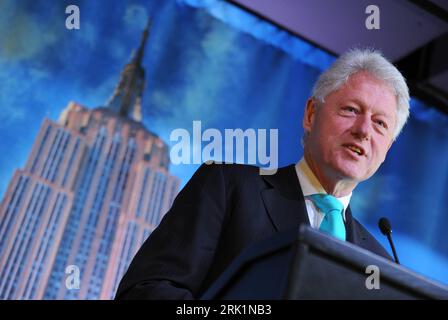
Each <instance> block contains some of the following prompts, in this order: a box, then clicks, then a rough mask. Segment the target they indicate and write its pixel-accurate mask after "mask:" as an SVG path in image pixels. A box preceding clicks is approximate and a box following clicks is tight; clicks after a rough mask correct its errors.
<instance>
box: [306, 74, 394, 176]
mask: <svg viewBox="0 0 448 320" xmlns="http://www.w3.org/2000/svg"><path fill="white" fill-rule="evenodd" d="M396 110H397V103H396V98H395V96H394V94H393V91H392V90H391V88H389V87H388V86H387V85H386V84H384V83H383V82H381V81H380V80H378V79H376V78H374V77H373V76H371V75H370V74H368V73H366V72H358V73H356V74H354V75H352V76H351V77H350V78H349V80H348V81H347V83H346V84H345V85H344V86H342V87H341V88H340V89H339V90H337V91H334V92H332V93H331V94H329V95H328V96H327V97H326V98H325V103H324V104H322V105H319V106H318V107H317V108H316V102H315V101H313V100H309V101H308V104H307V108H306V111H305V116H304V120H303V127H304V129H305V131H306V132H308V137H307V139H306V141H305V158H306V160H307V162H308V164H309V165H310V167H311V168H312V170H313V171H314V173H315V174H316V176H317V178H318V179H319V180H321V181H322V179H323V180H327V182H328V180H330V181H332V182H335V181H336V182H337V181H341V180H350V181H351V182H353V183H359V182H361V181H363V180H366V179H368V178H369V177H370V176H372V175H373V174H374V173H375V172H376V170H377V169H378V168H379V166H380V165H381V163H383V161H384V159H385V158H386V153H387V151H388V150H389V148H390V146H391V145H392V141H393V132H394V128H395V125H396ZM309 162H311V163H309ZM316 171H317V172H316Z"/></svg>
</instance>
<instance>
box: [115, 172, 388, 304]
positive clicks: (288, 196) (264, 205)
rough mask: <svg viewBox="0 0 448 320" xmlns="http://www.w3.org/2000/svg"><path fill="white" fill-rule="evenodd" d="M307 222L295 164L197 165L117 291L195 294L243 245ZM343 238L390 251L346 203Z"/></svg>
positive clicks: (129, 295)
mask: <svg viewBox="0 0 448 320" xmlns="http://www.w3.org/2000/svg"><path fill="white" fill-rule="evenodd" d="M302 223H305V224H309V219H308V214H307V211H306V207H305V200H304V197H303V194H302V190H301V188H300V183H299V180H298V177H297V174H296V171H295V168H294V165H290V166H287V167H284V168H280V169H279V170H278V171H277V173H276V174H274V175H264V176H263V175H260V174H259V169H258V168H257V167H254V166H247V165H228V164H224V165H216V164H212V165H202V166H201V167H200V168H199V169H198V170H197V172H196V173H195V174H194V175H193V177H192V178H191V179H190V181H189V182H188V183H187V185H186V186H185V187H184V188H183V190H182V191H181V192H180V193H179V194H178V196H177V197H176V200H175V201H174V203H173V205H172V207H171V209H170V210H169V212H168V213H167V214H166V215H165V217H164V218H163V219H162V221H161V223H160V225H159V227H158V228H157V229H155V230H154V232H153V233H152V234H151V235H150V237H149V238H148V239H147V240H146V242H145V243H144V244H143V246H142V247H141V248H140V250H139V252H138V253H137V255H136V256H135V257H134V259H133V261H132V263H131V265H130V267H129V269H128V271H127V273H126V274H125V276H124V277H123V279H122V280H121V283H120V285H119V288H118V291H117V295H116V299H195V298H199V297H200V296H201V295H202V294H203V293H204V291H205V290H206V289H207V288H208V287H209V286H210V285H211V284H212V283H213V282H214V281H215V280H216V279H217V278H218V276H219V275H220V274H221V273H222V272H223V271H224V270H225V269H226V268H227V267H228V266H229V264H230V263H231V262H232V260H233V259H235V258H236V257H237V256H238V255H239V254H240V253H241V252H242V250H243V249H245V248H247V247H249V246H250V245H252V244H254V243H255V242H257V241H260V240H262V239H266V238H269V237H272V236H274V235H275V234H276V233H278V232H280V231H285V230H289V229H291V228H292V227H295V226H297V227H298V226H299V225H300V224H302ZM346 230H347V241H349V242H352V243H354V244H356V245H358V246H360V247H362V248H365V249H367V250H370V251H372V252H374V253H376V254H378V255H381V256H383V257H386V258H388V259H391V258H390V256H389V255H388V253H387V252H386V250H385V249H384V248H383V247H382V246H381V245H380V244H379V243H378V242H377V241H376V240H375V239H374V238H373V236H372V235H371V234H370V233H369V232H368V231H367V230H366V229H365V228H364V227H363V226H362V225H361V224H360V223H359V222H358V221H356V219H354V218H353V217H352V214H351V210H350V207H349V208H348V209H347V211H346Z"/></svg>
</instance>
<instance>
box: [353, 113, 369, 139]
mask: <svg viewBox="0 0 448 320" xmlns="http://www.w3.org/2000/svg"><path fill="white" fill-rule="evenodd" d="M371 132H372V124H371V121H370V117H369V116H367V115H359V116H358V117H357V119H356V121H355V123H354V124H353V127H352V134H353V136H355V137H356V138H359V139H360V140H369V139H370V136H371Z"/></svg>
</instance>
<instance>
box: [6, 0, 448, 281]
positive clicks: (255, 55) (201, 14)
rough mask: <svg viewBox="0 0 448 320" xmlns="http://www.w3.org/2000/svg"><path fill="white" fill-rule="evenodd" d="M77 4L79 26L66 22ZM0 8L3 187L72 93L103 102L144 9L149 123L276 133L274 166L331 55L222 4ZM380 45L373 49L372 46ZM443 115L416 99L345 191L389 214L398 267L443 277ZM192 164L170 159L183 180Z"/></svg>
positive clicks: (366, 212)
mask: <svg viewBox="0 0 448 320" xmlns="http://www.w3.org/2000/svg"><path fill="white" fill-rule="evenodd" d="M70 4H76V5H78V6H79V8H80V12H81V29H80V30H67V29H66V28H65V19H66V16H67V15H66V14H65V7H66V6H68V5H70ZM1 8H2V9H1V10H0V123H1V125H0V154H1V155H2V158H1V162H0V163H1V164H0V195H2V194H4V192H5V190H6V187H7V184H8V182H9V180H10V178H11V177H12V173H13V170H14V169H15V168H18V167H23V165H24V163H25V160H26V158H27V156H28V153H29V151H30V149H31V146H32V143H33V141H34V139H35V137H36V134H37V132H38V130H39V126H40V124H41V122H42V120H43V118H44V117H49V118H50V119H53V120H56V119H57V118H58V116H59V114H60V112H61V111H62V109H63V108H64V107H65V106H66V105H67V103H68V102H69V101H70V100H74V101H76V102H78V103H81V104H83V105H85V106H87V107H91V108H93V107H97V106H101V105H104V104H105V102H106V101H107V99H108V98H109V96H110V95H111V94H112V92H113V89H114V87H115V85H116V83H117V81H118V77H119V74H120V71H121V69H122V67H123V66H124V64H125V63H127V62H128V61H129V59H130V51H131V49H133V48H136V47H137V45H138V43H139V40H140V34H141V31H142V30H143V28H144V26H145V24H146V21H147V19H148V17H149V16H152V17H153V27H152V31H151V34H150V38H149V40H148V43H147V46H146V53H145V57H144V61H143V65H144V67H145V69H146V79H147V86H146V89H145V95H144V97H143V118H144V123H145V125H146V126H147V128H148V129H149V130H151V131H153V132H155V133H157V134H158V135H160V136H161V137H162V139H163V140H164V141H166V142H167V143H169V144H171V146H172V145H173V144H174V143H175V142H170V141H169V136H170V132H172V130H174V129H176V128H185V129H187V130H189V131H191V130H192V122H193V121H194V120H200V121H201V122H202V127H203V130H204V129H206V128H216V129H218V130H222V132H223V130H224V129H225V128H230V129H234V128H241V129H243V130H245V129H247V128H254V129H257V128H264V129H271V128H272V129H278V130H279V165H280V166H283V165H287V164H290V163H294V162H296V161H297V160H298V159H300V158H301V156H302V147H301V145H300V137H301V135H302V132H303V131H302V127H301V122H302V114H303V110H304V104H305V101H306V99H307V97H308V95H309V93H310V90H311V87H312V84H313V82H314V81H315V80H316V78H317V76H318V75H319V73H320V72H321V71H322V70H323V69H325V68H327V67H328V66H329V65H330V64H331V62H332V61H333V60H334V59H335V58H334V57H332V56H330V55H328V54H327V53H325V52H323V51H321V50H320V49H318V48H315V47H313V46H312V45H310V44H309V43H307V42H305V41H303V40H301V39H298V38H296V37H293V36H291V35H290V34H288V33H287V32H285V31H283V30H279V29H278V28H276V27H275V26H273V25H271V24H269V23H267V22H265V21H262V20H260V19H258V18H257V17H254V16H252V15H250V14H248V13H246V12H244V11H242V10H241V9H239V8H236V7H234V6H232V5H231V4H229V3H227V2H225V1H217V0H178V1H174V0H151V1H143V0H142V1H137V0H135V1H131V0H128V1H87V0H86V1H58V2H57V3H56V2H51V3H50V2H49V1H43V0H39V1H32V2H31V1H26V0H21V1H15V0H4V1H2V6H1ZM379 49H381V48H379ZM447 137H448V118H447V117H446V116H444V115H442V114H439V113H437V112H436V111H434V109H432V108H431V107H430V106H426V105H425V104H424V103H422V102H420V101H417V100H413V101H412V108H411V119H410V121H409V123H408V125H407V127H405V130H404V132H403V134H402V135H401V136H400V137H399V139H398V141H397V142H396V143H395V144H394V146H393V147H392V149H391V150H390V152H389V155H388V158H387V160H386V162H385V163H384V164H383V166H382V167H381V168H380V170H379V171H378V173H377V174H376V175H375V176H374V177H373V178H372V179H370V180H368V181H367V182H365V183H363V184H361V185H360V186H359V187H358V188H357V189H356V190H355V193H354V196H353V198H352V208H353V212H354V214H355V216H356V217H357V218H358V219H359V220H361V222H363V223H364V224H366V225H368V226H369V229H370V231H372V232H373V233H374V234H375V235H376V236H377V238H379V239H381V240H382V241H383V244H384V246H385V247H386V248H389V246H388V244H387V243H386V241H385V239H383V237H382V236H381V235H380V234H379V232H378V231H377V227H376V223H377V220H378V218H379V217H381V216H388V217H389V218H390V219H391V221H392V222H393V226H394V237H395V242H396V247H397V250H398V253H399V257H400V260H402V263H403V265H405V266H408V267H410V268H412V269H414V270H417V271H419V272H420V273H423V274H424V275H427V276H429V277H432V278H435V279H438V280H440V281H443V282H445V283H448V273H447V272H446V270H448V258H447V256H448V234H447V233H446V232H444V226H446V225H448V210H447V209H446V206H445V205H444V198H445V197H444V196H445V195H447V194H448V139H447ZM197 167H198V165H194V164H192V165H175V166H174V165H173V166H171V172H172V173H173V174H174V175H176V176H178V177H180V178H181V180H182V183H183V184H185V182H186V181H187V180H188V179H189V177H190V176H191V175H192V173H193V172H194V171H195V170H196V169H197Z"/></svg>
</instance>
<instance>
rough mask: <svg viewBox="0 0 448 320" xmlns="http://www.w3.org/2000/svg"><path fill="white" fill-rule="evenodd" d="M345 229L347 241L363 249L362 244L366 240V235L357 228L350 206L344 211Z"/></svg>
mask: <svg viewBox="0 0 448 320" xmlns="http://www.w3.org/2000/svg"><path fill="white" fill-rule="evenodd" d="M345 220H346V221H345V229H346V230H347V241H348V242H351V243H353V244H356V245H358V246H360V247H364V246H363V244H364V243H365V240H366V239H367V235H366V234H365V233H364V232H363V231H362V230H361V229H360V228H359V227H358V225H357V224H356V220H355V219H354V218H353V216H352V210H351V209H350V206H348V207H347V210H346V211H345Z"/></svg>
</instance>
